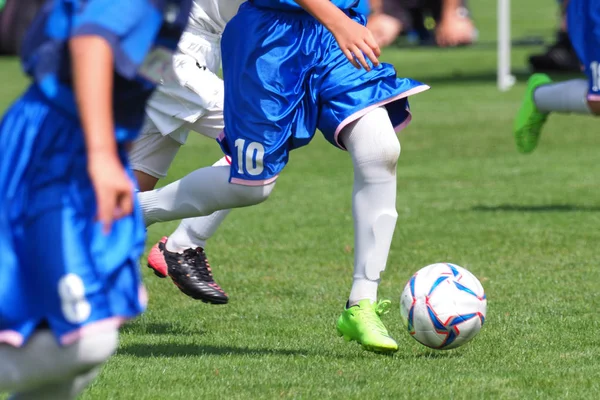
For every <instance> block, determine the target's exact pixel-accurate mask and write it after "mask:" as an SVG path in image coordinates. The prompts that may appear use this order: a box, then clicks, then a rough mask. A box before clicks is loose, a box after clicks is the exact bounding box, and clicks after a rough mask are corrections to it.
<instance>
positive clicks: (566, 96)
mask: <svg viewBox="0 0 600 400" xmlns="http://www.w3.org/2000/svg"><path fill="white" fill-rule="evenodd" d="M587 94H588V81H587V80H585V79H573V80H570V81H565V82H558V83H551V84H548V85H542V86H540V87H538V88H537V89H536V90H535V92H534V93H533V100H534V102H535V105H536V107H537V108H538V110H540V111H541V112H559V113H575V114H591V113H592V112H591V110H590V107H589V106H588V103H587Z"/></svg>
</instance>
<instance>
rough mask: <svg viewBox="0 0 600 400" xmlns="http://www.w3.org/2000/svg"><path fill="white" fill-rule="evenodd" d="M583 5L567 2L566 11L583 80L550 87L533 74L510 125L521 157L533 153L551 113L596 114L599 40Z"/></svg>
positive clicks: (599, 107) (598, 110) (544, 77)
mask: <svg viewBox="0 0 600 400" xmlns="http://www.w3.org/2000/svg"><path fill="white" fill-rule="evenodd" d="M586 7H587V6H586V4H585V2H579V1H571V2H570V5H569V9H568V15H567V17H568V19H569V24H568V30H569V35H570V37H571V41H572V43H573V47H574V48H575V51H576V52H577V55H578V57H579V60H580V61H581V64H582V65H583V68H584V70H585V72H586V75H587V80H586V79H573V80H569V81H565V82H558V83H553V82H552V80H551V79H550V77H548V76H547V75H545V74H534V75H532V76H531V78H529V81H528V82H527V89H526V91H525V96H524V98H523V102H522V104H521V108H520V109H519V111H518V113H517V117H516V119H515V122H514V135H515V142H516V144H517V149H518V150H519V151H520V152H522V153H529V152H531V151H533V150H534V149H535V148H536V147H537V144H538V141H539V138H540V134H541V131H542V128H543V126H544V124H545V122H546V120H547V119H548V116H549V115H550V113H552V112H557V113H573V114H581V115H590V114H594V115H599V114H600V102H599V100H600V38H597V37H596V35H595V33H594V32H595V30H596V29H597V28H598V27H597V26H596V25H597V24H596V22H595V19H594V17H592V15H593V14H595V13H596V10H594V9H592V8H590V9H587V8H586Z"/></svg>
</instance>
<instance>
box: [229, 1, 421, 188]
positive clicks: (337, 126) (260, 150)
mask: <svg viewBox="0 0 600 400" xmlns="http://www.w3.org/2000/svg"><path fill="white" fill-rule="evenodd" d="M346 14H347V15H349V16H350V17H351V18H352V19H354V20H355V21H357V22H359V23H360V24H361V25H365V24H366V18H365V17H364V16H363V15H361V14H357V13H355V12H354V11H352V10H346ZM248 32H252V34H248ZM221 47H222V53H223V77H224V81H225V131H224V133H223V134H222V135H221V137H220V138H219V143H220V144H221V147H222V148H223V151H224V152H225V153H226V154H227V155H229V156H231V159H232V168H231V178H230V181H231V182H232V183H239V184H244V185H261V184H265V183H269V182H273V181H274V180H275V179H276V178H277V176H278V174H279V173H280V172H281V171H282V170H283V168H284V166H285V165H286V164H287V162H288V158H289V152H290V151H291V150H293V149H296V148H298V147H301V146H304V145H306V144H308V143H309V142H310V141H311V139H312V138H313V136H314V134H315V132H316V130H317V129H319V130H320V131H321V132H322V133H323V135H324V136H325V138H326V139H327V140H328V141H329V142H330V143H331V144H333V145H334V146H336V147H338V148H340V149H344V145H343V144H342V143H340V141H339V140H338V136H339V133H340V132H341V130H342V129H343V128H344V127H345V126H347V125H348V124H350V123H351V122H353V121H356V120H357V119H359V118H360V117H361V116H363V115H365V114H366V113H368V112H369V111H370V110H372V109H375V108H377V107H379V106H382V105H383V106H385V108H386V109H387V111H388V114H389V117H390V119H391V121H392V124H393V125H394V127H396V129H397V130H400V129H402V128H403V127H404V126H405V125H406V124H408V122H409V121H410V111H409V106H408V101H407V97H408V96H410V95H413V94H416V93H419V92H422V91H425V90H427V89H428V86H426V85H424V84H422V83H420V82H417V81H414V80H412V79H407V78H397V76H396V71H395V69H394V67H393V66H392V65H390V64H385V63H383V64H381V65H380V66H379V67H377V68H374V69H372V70H371V71H368V72H367V71H365V70H364V69H356V68H355V67H354V66H352V64H350V63H349V62H348V60H347V59H346V56H345V55H344V54H343V52H342V51H341V50H340V48H339V46H338V44H337V42H336V40H335V38H334V37H333V35H332V34H331V33H330V32H329V31H328V30H327V29H326V28H325V27H324V26H323V25H321V24H320V23H319V22H318V21H317V20H316V19H314V18H313V17H312V16H311V15H309V14H308V13H305V12H301V11H283V10H274V9H269V8H260V7H257V6H255V5H254V4H252V2H247V3H244V4H242V6H241V7H240V9H239V12H238V14H237V15H236V16H235V17H234V18H233V19H232V20H231V21H230V22H229V24H228V25H227V27H226V28H225V32H224V34H223V39H222V44H221Z"/></svg>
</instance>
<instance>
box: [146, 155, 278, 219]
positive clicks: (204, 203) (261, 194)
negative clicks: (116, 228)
mask: <svg viewBox="0 0 600 400" xmlns="http://www.w3.org/2000/svg"><path fill="white" fill-rule="evenodd" d="M230 170H231V168H230V167H224V166H223V167H206V168H201V169H198V170H196V171H194V172H191V173H190V174H188V175H186V176H184V177H183V178H181V179H180V180H178V181H175V182H173V183H170V184H169V185H167V186H164V187H162V188H160V189H155V190H151V191H149V192H144V193H139V194H138V199H139V201H140V205H141V207H142V210H143V212H144V222H145V224H146V226H150V225H152V224H153V223H156V222H165V221H173V220H177V219H184V218H194V217H198V216H207V215H210V214H212V213H213V212H215V211H219V210H227V209H230V208H239V207H248V206H252V205H255V204H259V203H261V202H263V201H265V200H266V199H267V198H268V197H269V195H270V194H271V192H272V190H273V188H274V187H275V181H270V182H261V183H260V184H259V186H247V185H241V184H236V183H230V182H229V176H230ZM207 188H210V190H207Z"/></svg>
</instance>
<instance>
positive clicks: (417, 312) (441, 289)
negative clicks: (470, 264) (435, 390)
mask: <svg viewBox="0 0 600 400" xmlns="http://www.w3.org/2000/svg"><path fill="white" fill-rule="evenodd" d="M486 307H487V301H486V298H485V293H484V291H483V287H482V286H481V283H480V282H479V280H478V279H477V278H476V277H475V276H474V275H473V274H472V273H470V272H469V271H467V270H466V269H464V268H462V267H459V266H458V265H454V264H448V263H439V264H432V265H428V266H427V267H424V268H422V269H420V270H419V271H417V273H416V274H414V275H413V276H412V278H410V280H409V281H408V283H407V284H406V286H405V287H404V291H403V292H402V296H401V298H400V312H401V314H402V319H403V320H404V323H405V324H406V327H407V329H408V332H409V333H410V335H411V336H412V337H413V338H415V340H417V341H418V342H419V343H421V344H424V345H425V346H427V347H431V348H433V349H438V350H448V349H454V348H456V347H459V346H462V345H463V344H465V343H467V342H468V341H469V340H471V339H473V338H474V337H475V335H477V333H478V332H479V330H480V329H481V327H482V326H483V322H484V321H485V312H486Z"/></svg>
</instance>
